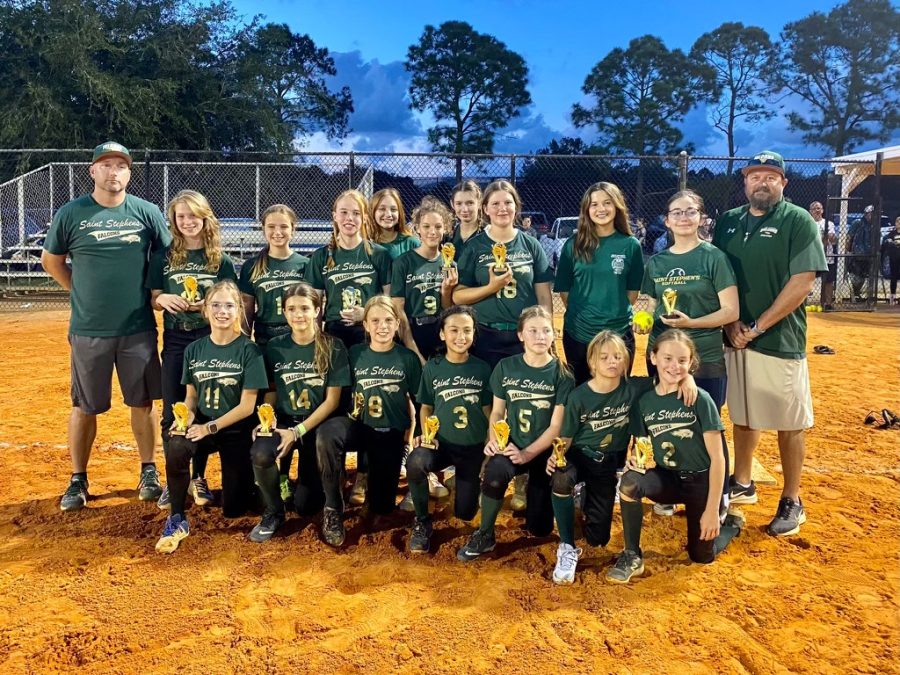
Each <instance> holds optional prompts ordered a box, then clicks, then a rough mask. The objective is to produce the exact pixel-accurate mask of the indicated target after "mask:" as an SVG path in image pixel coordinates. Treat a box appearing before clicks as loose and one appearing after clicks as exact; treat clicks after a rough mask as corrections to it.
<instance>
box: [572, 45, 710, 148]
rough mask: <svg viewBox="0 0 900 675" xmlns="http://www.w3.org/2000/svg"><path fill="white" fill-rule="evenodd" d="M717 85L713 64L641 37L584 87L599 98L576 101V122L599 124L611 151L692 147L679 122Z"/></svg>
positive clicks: (598, 70) (610, 57)
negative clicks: (590, 103) (589, 103)
mask: <svg viewBox="0 0 900 675" xmlns="http://www.w3.org/2000/svg"><path fill="white" fill-rule="evenodd" d="M713 87H714V77H713V74H712V72H711V71H710V69H709V67H708V66H705V65H703V64H695V63H693V62H691V61H690V60H689V59H688V57H687V56H685V54H684V52H682V51H681V50H680V49H673V50H671V51H670V50H669V49H667V48H666V46H665V45H664V44H663V42H662V40H660V39H659V38H657V37H654V36H652V35H645V36H643V37H639V38H635V39H633V40H632V41H631V42H630V43H629V44H628V49H621V48H616V49H613V50H612V51H611V52H610V53H609V54H607V55H606V56H605V57H604V58H603V60H602V61H600V62H599V63H597V64H596V65H595V66H594V67H593V68H592V69H591V72H590V73H589V74H588V76H587V78H585V80H584V85H583V86H582V88H581V90H582V91H583V92H584V93H585V94H587V95H588V96H590V97H591V98H592V100H593V106H592V107H589V108H586V107H584V106H582V105H581V104H580V103H576V104H575V105H574V106H573V108H572V122H574V124H575V126H576V127H586V126H591V125H594V126H596V128H597V131H598V132H599V135H600V141H599V144H600V145H601V146H603V147H604V148H605V149H606V150H607V151H612V152H624V153H629V154H634V155H659V154H675V153H677V152H678V151H680V150H683V149H689V148H690V145H689V144H687V145H684V144H682V134H681V131H679V129H678V128H677V127H676V126H675V125H676V124H678V123H679V122H681V121H682V120H683V119H684V116H685V114H686V113H687V112H688V110H690V109H691V107H692V106H693V105H694V104H695V103H696V102H697V101H698V100H699V99H700V98H702V97H703V96H704V95H708V94H709V92H710V91H711V90H712V89H713Z"/></svg>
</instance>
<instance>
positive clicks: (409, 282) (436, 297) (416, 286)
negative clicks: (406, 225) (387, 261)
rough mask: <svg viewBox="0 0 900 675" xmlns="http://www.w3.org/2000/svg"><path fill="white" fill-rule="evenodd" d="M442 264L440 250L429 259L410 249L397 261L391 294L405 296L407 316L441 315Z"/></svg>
mask: <svg viewBox="0 0 900 675" xmlns="http://www.w3.org/2000/svg"><path fill="white" fill-rule="evenodd" d="M442 267H443V262H442V261H441V256H440V254H438V256H437V258H435V259H434V260H427V259H426V258H423V257H422V256H420V255H419V254H418V253H416V252H415V251H407V252H406V253H404V254H403V255H401V256H400V257H399V258H397V259H396V260H395V261H394V268H393V273H392V274H391V297H394V298H403V311H404V312H406V316H408V317H410V318H412V317H424V316H437V315H438V314H439V313H440V311H441V281H443V280H444V273H443V272H442V271H441V269H442Z"/></svg>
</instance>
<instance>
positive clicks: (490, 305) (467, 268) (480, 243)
mask: <svg viewBox="0 0 900 675" xmlns="http://www.w3.org/2000/svg"><path fill="white" fill-rule="evenodd" d="M495 243H496V242H495V241H494V240H493V239H491V238H490V236H489V235H488V233H487V232H484V231H482V232H479V233H478V234H477V235H475V236H474V237H472V238H471V239H470V240H469V242H468V243H467V244H466V250H465V252H464V253H463V255H462V258H460V261H459V283H460V284H462V285H463V286H467V287H469V288H477V287H479V286H485V285H487V283H488V281H490V273H489V271H488V270H489V268H491V267H493V266H494V254H493V252H492V248H493V246H494V244H495ZM506 264H507V265H509V266H510V267H512V271H513V281H512V283H510V284H509V285H508V286H506V287H504V288H501V289H500V290H499V291H497V292H496V293H495V294H493V295H491V296H489V297H487V298H485V299H484V300H479V301H478V302H476V303H475V304H474V305H472V306H473V307H474V308H475V311H476V312H477V313H478V323H481V324H487V325H488V326H491V325H494V324H505V326H503V327H502V328H501V329H502V330H515V324H516V322H517V321H518V320H519V315H520V314H521V313H522V310H523V309H525V308H526V307H531V306H532V305H536V304H538V301H537V295H536V294H535V292H534V285H535V284H539V283H549V282H551V281H553V272H552V271H551V270H550V264H549V263H548V262H547V254H546V253H545V252H544V249H543V248H541V245H540V244H539V243H538V242H537V241H536V240H535V239H534V237H529V236H528V235H527V234H523V233H522V232H520V231H518V230H516V237H515V239H513V240H512V241H511V242H509V243H507V244H506ZM506 326H510V327H509V328H507V327H506Z"/></svg>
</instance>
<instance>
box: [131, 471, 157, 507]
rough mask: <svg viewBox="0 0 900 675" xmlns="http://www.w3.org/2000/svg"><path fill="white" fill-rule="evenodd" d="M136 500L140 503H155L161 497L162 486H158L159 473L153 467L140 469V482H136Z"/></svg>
mask: <svg viewBox="0 0 900 675" xmlns="http://www.w3.org/2000/svg"><path fill="white" fill-rule="evenodd" d="M137 490H138V499H140V500H141V501H142V502H155V501H156V500H157V499H159V498H160V497H161V496H162V485H160V484H159V471H157V470H156V467H155V466H145V467H144V468H143V469H141V480H140V481H139V482H138V486H137Z"/></svg>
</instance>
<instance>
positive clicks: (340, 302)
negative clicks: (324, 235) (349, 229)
mask: <svg viewBox="0 0 900 675" xmlns="http://www.w3.org/2000/svg"><path fill="white" fill-rule="evenodd" d="M369 246H370V247H371V249H372V253H371V255H370V254H369V253H366V246H365V242H361V243H360V244H359V246H357V247H356V248H354V249H350V250H349V251H348V250H347V249H343V248H341V247H340V246H339V247H338V248H337V250H336V251H335V252H334V256H333V262H334V265H333V266H332V267H330V268H327V269H326V265H327V264H328V246H323V247H322V248H319V249H316V251H315V252H314V253H313V254H312V259H311V260H310V261H309V267H308V268H307V271H306V280H307V281H308V282H309V283H310V285H311V286H312V287H313V288H318V289H319V290H320V291H325V321H340V319H341V310H342V309H349V308H351V307H353V306H354V305H360V306H363V305H365V304H366V303H367V302H368V301H369V298H371V297H373V296H375V295H380V294H381V293H382V292H383V289H384V287H385V286H387V285H388V284H389V283H391V256H390V255H388V252H387V251H386V250H384V248H383V247H382V246H379V245H378V244H371V243H370V244H369Z"/></svg>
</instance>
